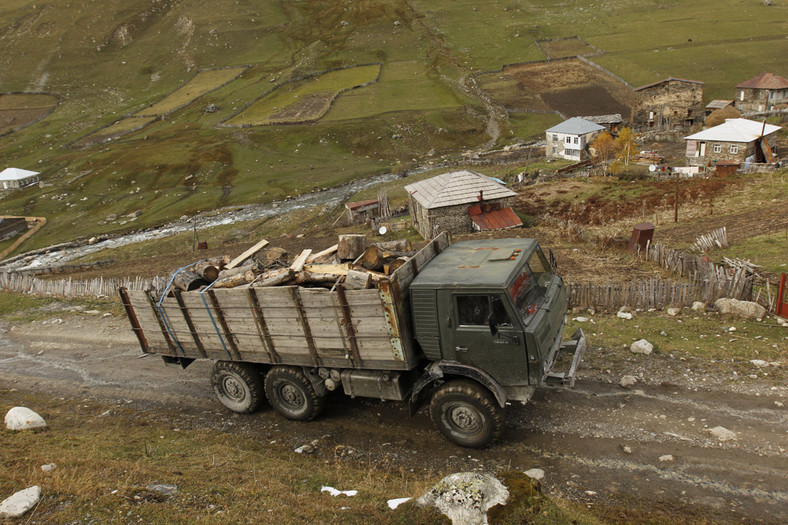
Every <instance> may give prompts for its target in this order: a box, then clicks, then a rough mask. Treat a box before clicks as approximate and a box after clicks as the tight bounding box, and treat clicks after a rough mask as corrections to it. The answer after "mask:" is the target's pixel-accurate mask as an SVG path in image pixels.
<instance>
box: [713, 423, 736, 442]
mask: <svg viewBox="0 0 788 525" xmlns="http://www.w3.org/2000/svg"><path fill="white" fill-rule="evenodd" d="M706 432H708V433H710V434H711V435H712V436H714V437H716V438H717V439H719V440H720V441H731V440H735V439H736V433H735V432H733V431H731V430H728V429H727V428H725V427H720V426H716V427H714V428H709V429H706Z"/></svg>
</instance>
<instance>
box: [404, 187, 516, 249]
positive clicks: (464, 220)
mask: <svg viewBox="0 0 788 525" xmlns="http://www.w3.org/2000/svg"><path fill="white" fill-rule="evenodd" d="M514 199H515V198H514V197H506V198H504V199H495V200H485V201H484V202H488V203H500V204H501V206H502V207H505V206H512V205H513V204H514ZM471 205H472V203H466V204H458V205H457V206H446V207H443V208H435V209H432V210H428V209H426V208H424V207H423V206H421V204H419V203H418V202H417V201H416V200H415V199H414V198H413V197H411V198H410V210H411V212H410V214H411V219H412V221H413V227H414V228H416V229H417V230H418V232H419V233H420V234H421V236H422V237H424V238H425V239H433V238H435V237H436V236H437V235H438V234H439V233H441V232H444V231H446V232H449V233H451V234H452V235H458V234H464V233H471V232H472V231H473V221H472V220H471V216H470V215H469V214H468V208H469V207H470V206H471Z"/></svg>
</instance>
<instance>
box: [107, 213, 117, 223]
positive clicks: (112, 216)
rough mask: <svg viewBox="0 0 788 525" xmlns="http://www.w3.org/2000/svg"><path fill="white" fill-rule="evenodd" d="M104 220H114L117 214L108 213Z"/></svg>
mask: <svg viewBox="0 0 788 525" xmlns="http://www.w3.org/2000/svg"><path fill="white" fill-rule="evenodd" d="M104 220H105V221H107V222H112V221H116V220H118V216H117V215H116V214H114V213H110V214H109V215H107V217H106V218H105V219H104Z"/></svg>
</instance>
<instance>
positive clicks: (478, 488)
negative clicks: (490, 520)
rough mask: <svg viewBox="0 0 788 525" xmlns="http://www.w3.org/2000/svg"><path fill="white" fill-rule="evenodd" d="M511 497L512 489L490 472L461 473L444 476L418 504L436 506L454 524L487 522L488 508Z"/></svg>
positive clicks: (479, 524)
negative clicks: (510, 490)
mask: <svg viewBox="0 0 788 525" xmlns="http://www.w3.org/2000/svg"><path fill="white" fill-rule="evenodd" d="M508 499H509V490H508V489H507V488H506V487H505V486H504V484H503V483H501V482H500V481H498V480H497V479H496V478H495V477H493V476H492V475H491V474H487V473H481V472H461V473H459V474H451V475H449V476H446V477H445V478H443V479H442V480H441V481H440V482H438V484H437V485H435V486H434V487H433V488H431V489H430V490H429V491H427V493H426V494H424V495H423V496H422V497H420V498H419V499H418V500H417V501H416V503H418V505H419V506H421V507H435V508H436V509H438V510H439V511H440V512H441V513H443V514H444V515H445V516H447V517H448V518H449V519H450V520H451V522H452V525H486V524H487V511H488V510H489V509H490V508H492V507H494V506H495V505H503V504H505V503H506V501H507V500H508Z"/></svg>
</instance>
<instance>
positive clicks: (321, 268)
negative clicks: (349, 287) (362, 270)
mask: <svg viewBox="0 0 788 525" xmlns="http://www.w3.org/2000/svg"><path fill="white" fill-rule="evenodd" d="M348 270H350V263H342V264H305V265H304V271H306V272H309V273H320V274H323V273H327V274H328V273H330V274H333V275H336V276H340V275H347V272H348Z"/></svg>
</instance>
